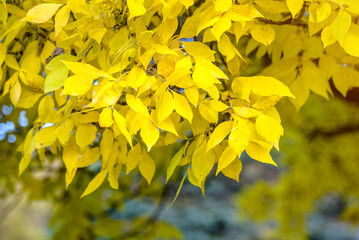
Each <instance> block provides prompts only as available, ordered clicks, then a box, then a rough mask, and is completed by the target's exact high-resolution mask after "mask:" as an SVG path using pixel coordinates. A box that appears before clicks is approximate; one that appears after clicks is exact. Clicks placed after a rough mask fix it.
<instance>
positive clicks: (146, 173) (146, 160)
mask: <svg viewBox="0 0 359 240" xmlns="http://www.w3.org/2000/svg"><path fill="white" fill-rule="evenodd" d="M138 168H139V169H140V172H141V174H142V176H143V177H144V178H145V179H146V181H147V182H148V185H150V184H151V180H152V178H153V175H155V170H156V166H155V162H154V161H153V159H152V158H151V157H150V156H149V155H148V154H147V153H143V155H142V157H141V159H140V162H139V165H138Z"/></svg>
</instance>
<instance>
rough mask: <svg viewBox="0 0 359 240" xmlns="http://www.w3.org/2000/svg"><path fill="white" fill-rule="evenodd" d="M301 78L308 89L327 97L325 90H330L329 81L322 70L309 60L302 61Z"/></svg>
mask: <svg viewBox="0 0 359 240" xmlns="http://www.w3.org/2000/svg"><path fill="white" fill-rule="evenodd" d="M301 78H302V80H303V82H304V83H305V85H306V86H307V87H308V88H309V89H310V90H312V91H313V92H315V93H317V94H319V95H321V96H323V97H325V98H326V99H328V93H327V92H330V85H329V82H328V80H327V79H326V77H325V75H324V73H323V71H321V70H320V69H319V68H318V67H317V66H316V65H315V64H314V63H313V62H312V61H311V60H307V61H303V67H302V72H301Z"/></svg>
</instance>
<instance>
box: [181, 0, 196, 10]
mask: <svg viewBox="0 0 359 240" xmlns="http://www.w3.org/2000/svg"><path fill="white" fill-rule="evenodd" d="M179 2H181V3H182V4H183V5H184V6H185V7H186V8H189V7H190V6H192V5H193V3H194V0H179Z"/></svg>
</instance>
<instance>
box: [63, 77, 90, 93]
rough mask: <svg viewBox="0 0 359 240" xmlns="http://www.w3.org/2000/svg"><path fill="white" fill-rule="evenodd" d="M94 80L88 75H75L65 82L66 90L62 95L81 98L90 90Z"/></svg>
mask: <svg viewBox="0 0 359 240" xmlns="http://www.w3.org/2000/svg"><path fill="white" fill-rule="evenodd" d="M92 82H93V79H92V78H91V77H89V76H88V75H73V76H71V77H68V78H67V79H66V80H65V86H64V90H63V91H62V94H67V95H72V96H80V95H84V94H85V93H87V92H88V90H90V88H91V87H92Z"/></svg>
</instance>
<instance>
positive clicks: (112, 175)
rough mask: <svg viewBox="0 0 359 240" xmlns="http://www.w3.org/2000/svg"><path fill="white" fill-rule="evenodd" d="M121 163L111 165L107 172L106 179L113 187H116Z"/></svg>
mask: <svg viewBox="0 0 359 240" xmlns="http://www.w3.org/2000/svg"><path fill="white" fill-rule="evenodd" d="M121 170H122V164H120V163H117V165H116V166H114V167H112V168H111V169H110V171H109V174H108V181H109V183H110V186H111V187H112V188H113V189H118V186H119V185H118V177H119V176H120V174H121Z"/></svg>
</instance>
